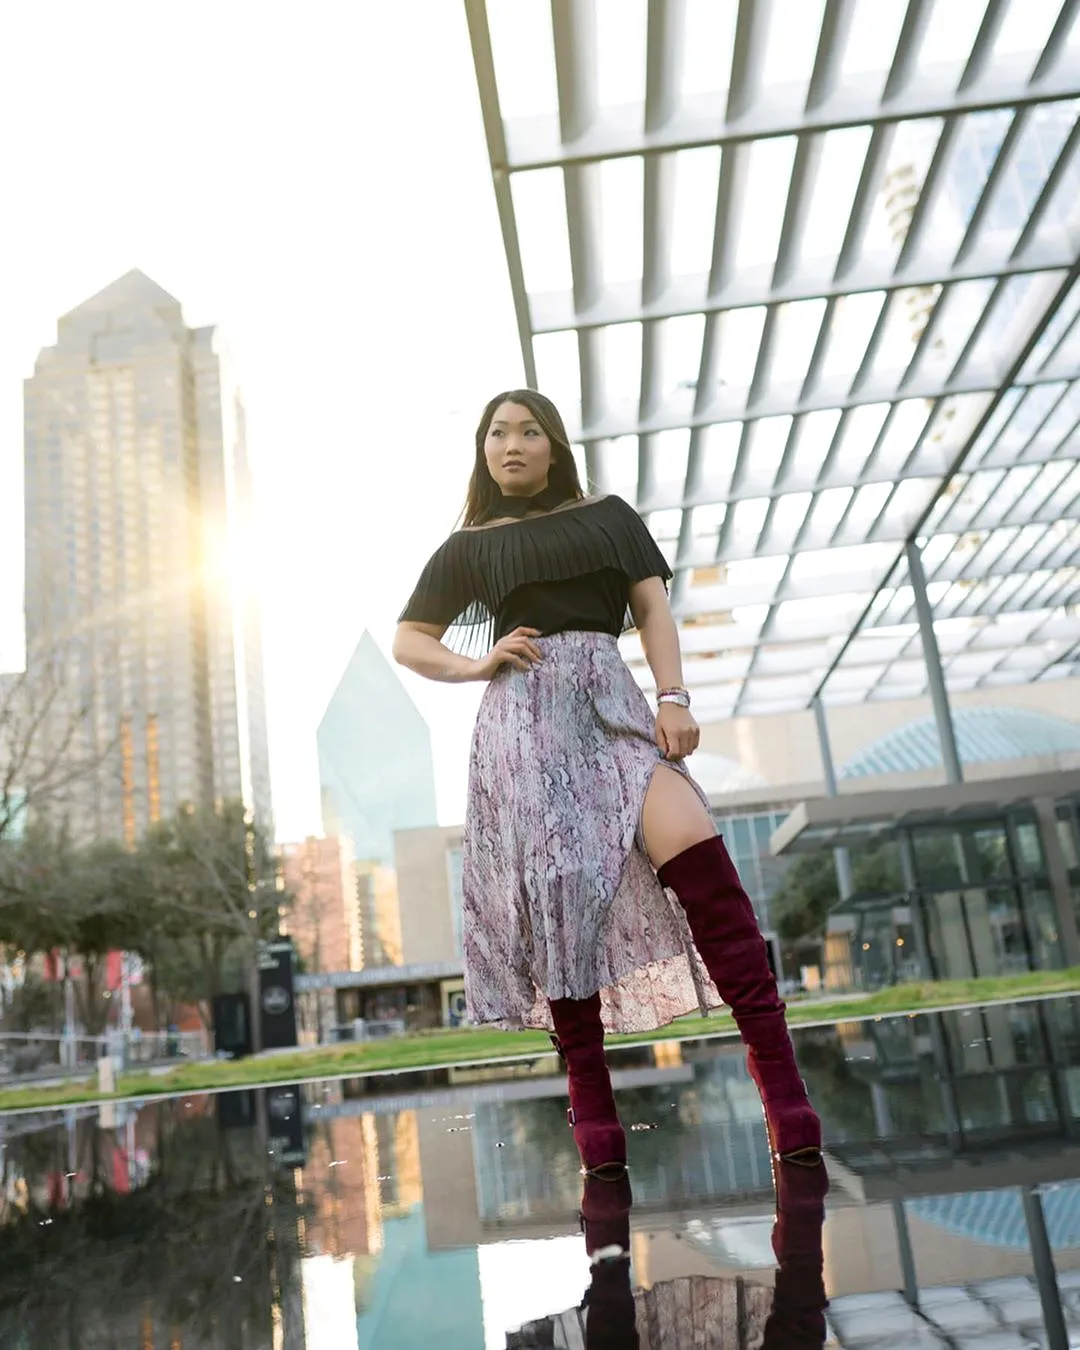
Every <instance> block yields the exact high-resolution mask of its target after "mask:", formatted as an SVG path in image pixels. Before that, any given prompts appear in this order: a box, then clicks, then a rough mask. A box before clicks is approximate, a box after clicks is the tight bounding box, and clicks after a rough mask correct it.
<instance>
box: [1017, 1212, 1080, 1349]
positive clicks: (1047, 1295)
mask: <svg viewBox="0 0 1080 1350" xmlns="http://www.w3.org/2000/svg"><path fill="white" fill-rule="evenodd" d="M1020 1194H1021V1198H1022V1199H1023V1202H1024V1218H1025V1219H1026V1220H1027V1228H1028V1239H1029V1241H1030V1242H1031V1259H1032V1264H1033V1265H1034V1269H1035V1285H1036V1288H1037V1289H1038V1291H1039V1302H1040V1303H1041V1304H1042V1313H1043V1321H1044V1322H1045V1323H1046V1345H1047V1350H1069V1333H1068V1331H1067V1330H1066V1328H1065V1314H1064V1312H1062V1308H1061V1292H1060V1290H1059V1289H1058V1282H1057V1271H1056V1270H1055V1269H1054V1252H1053V1248H1052V1247H1051V1246H1050V1237H1049V1235H1048V1233H1047V1231H1046V1215H1045V1214H1044V1213H1043V1203H1042V1195H1041V1194H1040V1193H1039V1191H1038V1190H1037V1189H1036V1188H1035V1187H1034V1186H1024V1187H1022V1189H1021V1192H1020Z"/></svg>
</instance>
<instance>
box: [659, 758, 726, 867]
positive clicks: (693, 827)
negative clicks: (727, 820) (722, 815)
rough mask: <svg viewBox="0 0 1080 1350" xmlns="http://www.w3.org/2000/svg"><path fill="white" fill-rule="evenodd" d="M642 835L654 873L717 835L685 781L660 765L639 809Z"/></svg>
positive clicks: (702, 807) (666, 766)
mask: <svg viewBox="0 0 1080 1350" xmlns="http://www.w3.org/2000/svg"><path fill="white" fill-rule="evenodd" d="M641 832H642V835H643V836H644V839H645V848H646V851H647V852H648V855H649V861H650V862H651V863H652V865H653V867H655V868H656V870H657V871H659V870H660V868H661V867H663V865H664V864H665V863H666V862H669V861H670V860H671V859H672V858H674V857H675V856H676V855H677V854H679V853H682V852H683V851H684V850H685V849H688V848H693V846H694V845H695V844H700V843H701V842H702V840H703V839H711V838H712V837H713V836H714V835H715V834H716V826H715V825H714V824H713V820H712V816H710V815H709V812H708V811H707V810H706V808H705V804H704V803H703V802H702V800H701V798H700V797H699V796H698V794H697V792H696V791H695V790H694V787H693V786H692V784H691V783H690V782H689V781H688V780H687V778H686V777H685V776H684V775H683V774H681V773H679V771H678V770H677V769H673V768H671V767H670V765H667V764H661V765H660V766H659V767H658V768H657V770H656V772H655V773H654V774H653V776H652V782H651V783H650V784H649V790H648V792H646V794H645V804H644V806H643V807H642V809H641Z"/></svg>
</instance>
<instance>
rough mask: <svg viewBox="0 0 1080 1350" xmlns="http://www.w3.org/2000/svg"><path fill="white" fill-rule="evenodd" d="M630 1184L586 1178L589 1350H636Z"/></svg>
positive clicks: (583, 1214)
mask: <svg viewBox="0 0 1080 1350" xmlns="http://www.w3.org/2000/svg"><path fill="white" fill-rule="evenodd" d="M632 1200H633V1197H632V1195H631V1191H630V1179H629V1177H628V1176H627V1175H626V1174H625V1172H624V1173H623V1175H622V1177H620V1178H618V1179H617V1180H615V1181H605V1180H603V1179H601V1178H599V1177H594V1176H588V1175H586V1177H585V1187H584V1190H583V1192H582V1196H581V1226H582V1228H583V1229H584V1232H585V1250H586V1251H587V1252H588V1254H589V1259H590V1261H591V1262H592V1278H591V1280H590V1283H589V1288H588V1291H587V1292H586V1294H585V1299H584V1302H583V1305H582V1306H583V1307H584V1308H585V1310H586V1314H585V1346H586V1350H638V1347H639V1345H640V1341H639V1339H638V1334H637V1317H636V1312H635V1308H634V1294H633V1289H632V1286H631V1283H630V1206H631V1203H632Z"/></svg>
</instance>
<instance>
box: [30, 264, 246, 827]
mask: <svg viewBox="0 0 1080 1350" xmlns="http://www.w3.org/2000/svg"><path fill="white" fill-rule="evenodd" d="M25 461H26V633H27V669H28V672H29V673H30V675H31V676H33V675H34V673H35V670H40V669H42V668H44V666H45V664H46V663H47V662H50V661H51V662H54V663H61V664H62V665H63V668H64V670H65V679H66V688H67V690H68V699H67V702H68V705H69V706H68V707H67V708H65V709H60V708H59V707H58V708H57V710H56V717H57V719H59V718H60V717H61V716H66V717H68V718H70V716H71V707H70V703H71V700H72V699H73V698H74V699H77V700H78V703H79V706H80V707H81V708H85V709H86V710H87V715H86V716H85V718H83V720H82V721H81V723H80V726H79V734H78V738H77V741H78V744H77V747H73V748H77V751H78V752H79V753H83V754H86V755H89V756H91V757H92V758H93V760H94V761H95V763H96V764H97V768H96V770H95V772H94V774H93V776H92V778H91V779H89V780H87V781H86V782H85V783H84V784H82V790H81V791H80V792H79V793H78V796H77V797H76V798H73V800H72V802H71V804H70V808H69V809H70V812H71V814H72V817H73V819H74V821H75V822H76V823H77V824H78V826H79V827H80V828H81V829H82V830H84V831H86V832H88V833H92V834H95V835H98V836H104V837H117V838H122V839H125V840H127V841H128V842H131V841H133V840H134V839H135V838H136V837H137V836H138V835H139V833H141V831H142V830H144V829H145V828H146V826H147V825H148V824H150V823H151V822H153V821H154V820H157V819H159V818H161V817H162V816H167V815H168V814H169V813H170V812H172V811H174V810H176V809H177V808H178V807H179V806H181V805H182V804H184V803H188V802H190V803H198V804H207V803H211V802H213V801H215V800H221V799H224V798H229V797H242V798H243V799H244V800H245V801H246V802H247V803H248V805H249V806H250V807H251V808H252V809H253V810H254V812H255V814H256V817H257V818H258V819H259V820H260V821H261V822H262V823H264V824H265V825H266V826H268V827H269V826H270V825H271V801H270V782H269V763H268V754H267V743H266V715H265V705H264V697H263V688H262V654H261V631H260V621H259V613H258V606H257V603H256V599H255V592H254V586H253V584H252V576H251V571H252V568H251V556H250V538H249V531H250V525H251V513H252V497H251V482H250V474H249V469H248V463H247V452H246V447H245V443H244V420H243V408H242V405H241V402H240V398H239V394H238V391H237V389H236V387H235V385H234V384H233V382H232V379H231V376H230V372H229V368H228V362H227V359H226V357H225V355H224V353H223V351H222V348H221V342H220V339H219V336H218V333H217V330H216V329H213V328H200V329H190V328H188V327H187V326H186V325H185V323H184V319H183V314H182V311H181V307H180V303H179V301H177V300H176V299H175V298H174V297H173V296H171V295H169V294H168V292H166V291H164V290H163V289H162V288H161V287H160V286H158V285H157V284H156V283H155V282H153V281H151V280H150V278H149V277H147V276H145V275H144V274H143V273H142V272H138V271H132V272H129V273H127V275H125V276H123V277H121V278H120V279H119V280H118V281H115V282H113V283H112V284H111V285H110V286H107V287H106V288H105V289H104V290H103V291H101V292H99V293H98V294H97V295H95V296H93V297H91V298H90V299H89V300H87V301H85V302H84V303H83V304H81V305H79V306H78V307H77V308H76V309H74V310H72V311H71V313H69V314H67V315H65V316H64V317H63V318H61V319H60V321H59V324H58V332H57V341H56V345H55V346H53V347H47V348H45V349H44V350H43V351H42V352H41V353H40V355H39V357H38V360H37V364H36V366H35V370H34V374H33V376H32V377H31V378H30V379H29V380H27V382H26V387H25ZM49 732H50V735H51V737H52V739H53V743H54V744H55V742H56V740H57V739H58V738H60V737H62V736H63V735H64V734H65V729H64V728H62V727H61V726H60V725H59V724H57V725H56V726H53V727H51V728H50V729H49Z"/></svg>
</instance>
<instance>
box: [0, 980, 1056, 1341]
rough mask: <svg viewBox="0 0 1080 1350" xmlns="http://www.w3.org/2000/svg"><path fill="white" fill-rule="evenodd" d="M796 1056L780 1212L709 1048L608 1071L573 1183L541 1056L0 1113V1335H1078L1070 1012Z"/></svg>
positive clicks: (627, 1055) (751, 1133)
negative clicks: (802, 1091)
mask: <svg viewBox="0 0 1080 1350" xmlns="http://www.w3.org/2000/svg"><path fill="white" fill-rule="evenodd" d="M797 1048H798V1054H799V1060H800V1064H801V1066H802V1069H803V1073H804V1075H805V1077H806V1079H807V1082H808V1084H809V1087H810V1091H811V1094H812V1096H813V1098H814V1101H815V1103H816V1104H817V1106H818V1108H819V1110H820V1111H821V1114H822V1117H823V1120H824V1124H825V1135H826V1140H827V1148H828V1172H829V1179H830V1186H831V1188H830V1190H829V1194H828V1197H827V1199H826V1201H825V1210H824V1217H823V1215H822V1208H821V1200H822V1194H821V1189H822V1188H821V1186H820V1178H819V1177H818V1176H816V1175H814V1174H811V1175H809V1176H807V1175H799V1176H797V1175H794V1174H793V1175H791V1176H790V1177H788V1176H782V1177H781V1178H780V1199H781V1206H780V1218H779V1222H778V1221H777V1204H776V1190H775V1188H774V1179H773V1176H772V1173H771V1170H770V1166H769V1155H768V1147H767V1143H766V1138H765V1132H764V1129H763V1126H762V1122H761V1113H760V1108H759V1105H758V1099H757V1094H756V1091H755V1089H754V1086H753V1084H752V1083H751V1081H750V1079H749V1077H748V1075H747V1073H746V1070H745V1066H744V1063H743V1056H742V1052H741V1049H740V1047H739V1046H738V1044H737V1042H734V1041H732V1040H729V1039H706V1040H698V1041H686V1042H681V1043H676V1042H664V1043H659V1044H656V1045H651V1046H647V1047H640V1048H632V1049H621V1050H618V1051H615V1052H613V1054H612V1064H613V1069H614V1078H615V1084H616V1089H617V1094H618V1099H619V1107H620V1113H621V1115H622V1118H623V1120H624V1123H626V1124H627V1126H628V1127H629V1129H630V1131H631V1133H630V1161H631V1172H630V1183H631V1184H630V1186H626V1187H623V1186H616V1185H613V1184H612V1183H599V1184H597V1183H592V1184H591V1185H590V1187H589V1189H587V1190H586V1191H585V1192H584V1193H583V1189H582V1186H583V1183H582V1178H581V1176H580V1174H579V1170H578V1159H577V1155H576V1152H575V1150H574V1147H573V1142H572V1139H571V1137H570V1132H569V1130H568V1129H567V1126H566V1116H565V1107H566V1102H565V1096H564V1083H563V1079H562V1077H561V1075H560V1073H559V1067H558V1061H557V1060H556V1058H555V1057H554V1056H553V1055H550V1056H539V1057H537V1058H536V1059H533V1060H529V1061H525V1062H517V1063H513V1064H507V1065H487V1066H484V1067H480V1068H475V1067H474V1068H464V1067H457V1068H444V1069H441V1070H437V1071H429V1072H424V1073H417V1072H410V1073H406V1074H395V1075H381V1076H370V1077H365V1078H353V1079H342V1080H335V1081H326V1082H316V1083H305V1084H303V1085H301V1086H297V1085H290V1084H284V1085H278V1086H275V1087H269V1088H260V1089H257V1090H252V1091H240V1092H235V1091H233V1092H224V1093H220V1094H206V1095H199V1096H191V1097H182V1098H170V1099H155V1100H153V1101H150V1102H146V1103H141V1104H134V1105H127V1104H119V1105H104V1106H101V1107H100V1108H99V1107H92V1108H91V1107H87V1108H79V1109H71V1110H66V1111H56V1112H49V1113H35V1114H22V1115H20V1114H12V1115H6V1116H0V1145H2V1149H3V1192H2V1200H0V1204H2V1212H0V1346H2V1347H4V1350H8V1348H9V1347H10V1348H11V1350H105V1347H109V1350H112V1348H113V1347H116V1348H117V1350H119V1347H125V1348H126V1347H129V1346H130V1347H133V1348H134V1347H140V1350H150V1348H152V1350H211V1347H212V1348H213V1350H219V1348H220V1350H264V1348H265V1350H414V1347H428V1346H433V1347H434V1346H437V1347H439V1350H481V1348H482V1347H487V1348H488V1350H507V1348H508V1347H513V1348H515V1350H523V1348H524V1347H545V1346H549V1347H558V1346H566V1347H575V1346H577V1347H586V1346H588V1347H599V1346H612V1347H614V1346H626V1347H630V1346H638V1347H642V1348H643V1350H650V1348H652V1350H655V1348H657V1347H663V1348H664V1350H674V1348H675V1347H679V1348H681V1347H687V1350H700V1347H713V1346H717V1347H732V1350H735V1348H736V1347H752V1346H760V1345H765V1346H766V1347H768V1348H769V1350H780V1347H783V1350H797V1348H798V1347H800V1346H804V1345H805V1346H811V1345H814V1346H820V1345H835V1346H844V1347H867V1348H869V1347H876V1346H886V1345H887V1346H889V1347H890V1350H903V1347H905V1346H909V1345H910V1346H920V1347H932V1346H942V1347H946V1346H948V1347H953V1348H954V1350H966V1348H967V1347H976V1346H978V1347H989V1348H990V1350H993V1347H998V1348H999V1350H1006V1347H1014V1346H1015V1347H1022V1346H1050V1347H1052V1350H1064V1347H1067V1346H1070V1345H1080V999H1076V998H1071V997H1063V998H1056V999H1050V1000H1044V1001H1032V1002H1026V1003H1016V1004H1011V1005H999V1006H995V1007H992V1008H971V1009H965V1010H958V1011H953V1012H949V1013H941V1014H924V1015H919V1016H914V1017H899V1018H885V1019H877V1020H866V1021H853V1022H850V1023H844V1024H841V1025H838V1026H829V1027H822V1028H814V1029H806V1030H802V1031H800V1032H799V1033H798V1037H797ZM582 1211H584V1214H585V1220H584V1222H583V1220H582ZM826 1295H827V1296H828V1299H829V1307H828V1309H827V1310H824V1302H825V1297H826Z"/></svg>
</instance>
